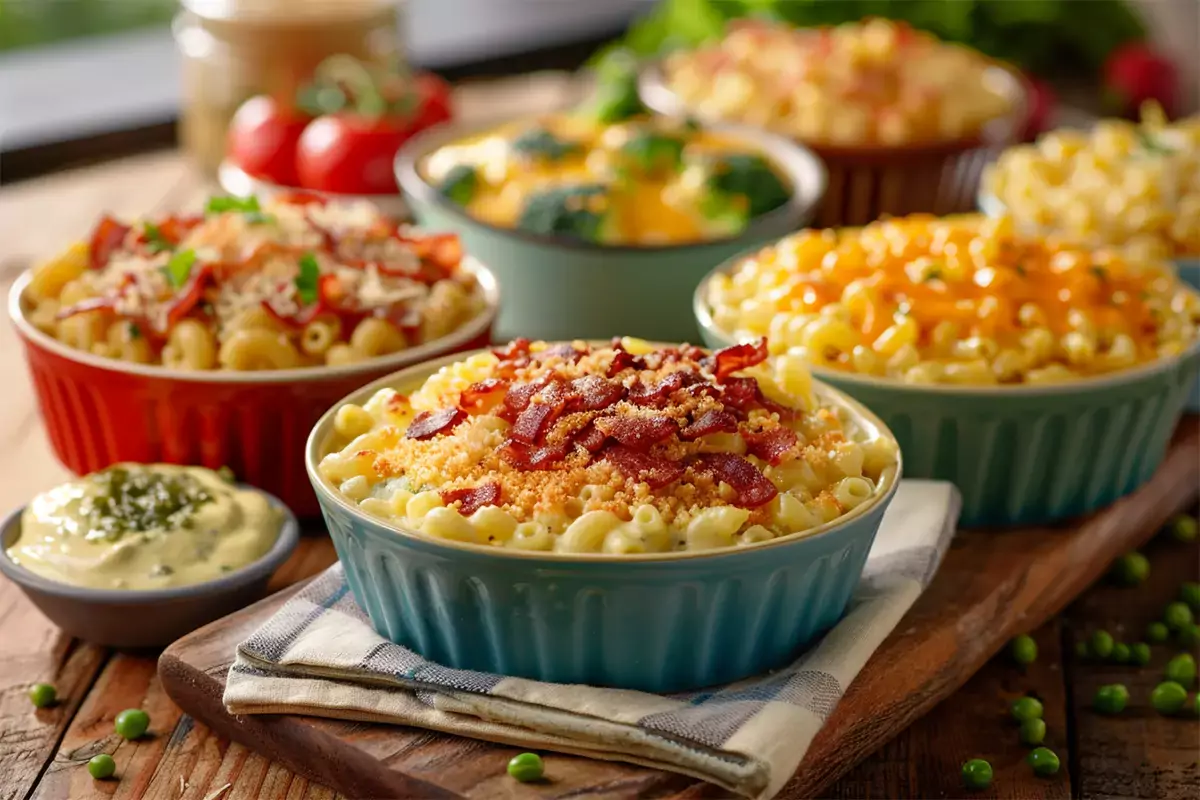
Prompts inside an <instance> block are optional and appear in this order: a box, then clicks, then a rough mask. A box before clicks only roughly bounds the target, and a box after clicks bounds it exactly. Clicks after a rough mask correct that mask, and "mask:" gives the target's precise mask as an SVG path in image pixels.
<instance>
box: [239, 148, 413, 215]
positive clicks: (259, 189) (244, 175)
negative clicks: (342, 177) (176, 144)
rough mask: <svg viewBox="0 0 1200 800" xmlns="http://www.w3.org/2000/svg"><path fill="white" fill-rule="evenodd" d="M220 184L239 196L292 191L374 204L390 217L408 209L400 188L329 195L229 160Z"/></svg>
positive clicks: (342, 200)
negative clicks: (265, 175) (256, 172)
mask: <svg viewBox="0 0 1200 800" xmlns="http://www.w3.org/2000/svg"><path fill="white" fill-rule="evenodd" d="M217 185H218V186H220V187H221V189H222V191H224V192H226V193H227V194H231V195H235V196H237V197H248V196H250V195H259V194H261V195H264V196H266V197H271V196H274V195H277V194H286V193H288V192H301V193H303V194H310V195H313V196H314V197H320V198H322V199H323V200H327V201H329V202H331V203H338V202H340V203H371V204H372V205H374V206H377V207H378V208H379V210H380V211H381V212H383V213H384V214H387V215H389V216H403V212H404V210H405V203H404V196H403V195H402V194H400V191H399V189H397V190H396V191H395V192H380V193H379V194H342V193H339V192H326V191H323V190H321V189H307V188H305V187H303V186H288V185H287V184H283V183H276V182H275V181H271V180H267V179H266V178H259V177H256V176H254V175H251V174H250V173H249V172H246V170H244V169H242V168H241V167H239V166H238V165H237V164H236V163H234V161H233V159H231V158H228V157H226V158H225V159H223V160H222V161H221V163H220V164H219V165H218V166H217Z"/></svg>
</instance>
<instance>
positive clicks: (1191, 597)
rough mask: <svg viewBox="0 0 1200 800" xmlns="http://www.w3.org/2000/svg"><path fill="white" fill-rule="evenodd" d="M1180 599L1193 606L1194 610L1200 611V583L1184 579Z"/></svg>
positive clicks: (1180, 588) (1180, 586)
mask: <svg viewBox="0 0 1200 800" xmlns="http://www.w3.org/2000/svg"><path fill="white" fill-rule="evenodd" d="M1179 599H1180V600H1182V601H1183V602H1185V603H1187V604H1188V605H1189V606H1191V608H1192V611H1200V583H1196V582H1195V581H1184V582H1183V583H1181V584H1179Z"/></svg>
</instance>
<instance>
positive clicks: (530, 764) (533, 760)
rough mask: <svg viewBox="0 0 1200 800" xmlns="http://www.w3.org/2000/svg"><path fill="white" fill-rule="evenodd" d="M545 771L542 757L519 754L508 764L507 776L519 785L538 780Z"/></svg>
mask: <svg viewBox="0 0 1200 800" xmlns="http://www.w3.org/2000/svg"><path fill="white" fill-rule="evenodd" d="M545 771H546V768H545V765H543V764H542V757H541V756H539V755H538V754H537V753H521V754H520V755H517V756H513V757H512V760H511V761H509V762H508V774H509V775H511V776H513V777H514V778H516V779H517V780H519V781H520V782H521V783H529V782H530V781H536V780H540V779H541V777H542V775H543V774H545Z"/></svg>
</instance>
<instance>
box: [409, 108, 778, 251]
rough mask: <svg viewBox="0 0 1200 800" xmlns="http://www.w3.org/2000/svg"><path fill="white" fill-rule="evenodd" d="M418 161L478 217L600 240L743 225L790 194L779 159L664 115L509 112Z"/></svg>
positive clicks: (674, 237)
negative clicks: (604, 118) (611, 119)
mask: <svg viewBox="0 0 1200 800" xmlns="http://www.w3.org/2000/svg"><path fill="white" fill-rule="evenodd" d="M421 169H422V173H423V175H424V177H425V179H426V180H427V181H429V183H431V184H432V185H433V186H435V187H436V188H437V189H438V191H440V192H441V193H442V194H443V195H444V196H445V197H447V198H448V199H450V200H451V201H453V202H455V203H457V204H459V205H461V206H462V207H463V208H464V209H465V210H466V211H467V213H469V214H470V215H471V216H473V217H475V218H477V219H479V220H482V221H483V222H487V223H490V224H492V225H497V226H500V227H504V228H515V229H517V230H522V231H527V232H529V233H534V234H541V235H546V236H561V237H569V238H574V239H582V240H584V241H589V242H598V243H601V244H642V245H658V244H682V243H688V242H698V241H704V240H707V239H717V238H722V237H727V236H736V235H737V234H739V233H741V232H742V231H743V230H744V229H745V228H746V226H747V225H748V224H749V222H750V220H751V219H752V218H754V217H756V216H759V215H761V214H765V213H766V212H768V211H771V210H773V209H775V208H778V207H779V206H782V205H783V204H784V203H786V202H787V201H788V200H789V198H790V197H791V194H792V191H791V189H790V188H789V186H788V185H787V183H786V181H785V179H784V178H783V177H782V175H781V174H780V172H779V171H778V169H777V168H776V167H775V166H774V165H773V164H772V163H771V162H770V161H768V159H767V158H765V157H764V156H763V155H761V154H760V153H757V152H755V151H753V150H751V149H750V148H748V147H747V146H746V145H745V144H744V143H741V142H739V141H738V140H737V139H736V138H734V137H731V136H724V135H721V134H718V133H714V132H711V131H704V130H699V129H697V128H695V127H694V126H692V125H689V124H686V123H683V122H680V121H672V120H669V119H666V118H655V119H647V118H635V119H632V120H628V121H625V122H621V123H616V124H604V123H601V122H598V121H596V120H595V119H594V118H592V117H591V116H588V115H586V114H582V113H579V114H554V115H549V116H545V117H541V118H538V119H536V120H526V121H523V122H517V123H510V124H508V125H505V126H503V127H500V128H498V129H496V130H494V131H491V132H489V133H486V134H484V135H481V136H476V137H472V138H470V139H467V140H464V141H460V142H455V143H453V144H449V145H446V146H444V147H441V148H438V149H437V150H436V151H434V152H433V153H432V154H430V156H429V157H428V158H427V159H425V161H424V163H423V164H422V166H421Z"/></svg>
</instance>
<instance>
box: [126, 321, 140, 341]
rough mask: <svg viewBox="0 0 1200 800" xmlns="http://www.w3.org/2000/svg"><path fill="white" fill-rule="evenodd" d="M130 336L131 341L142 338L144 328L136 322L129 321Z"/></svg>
mask: <svg viewBox="0 0 1200 800" xmlns="http://www.w3.org/2000/svg"><path fill="white" fill-rule="evenodd" d="M129 338H130V340H131V341H136V340H138V339H140V338H142V329H141V328H139V327H138V324H137V323H136V322H131V323H129Z"/></svg>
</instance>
